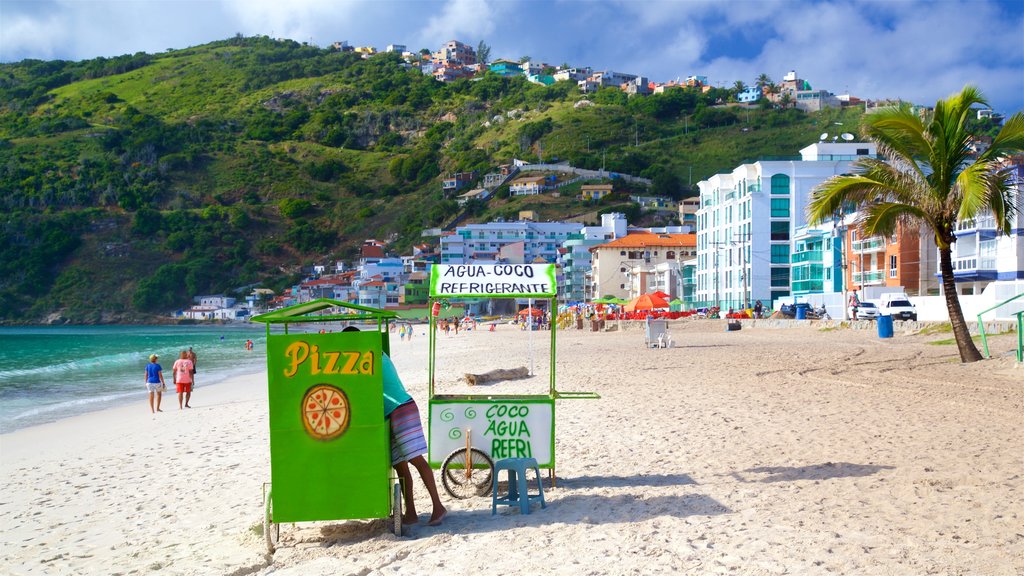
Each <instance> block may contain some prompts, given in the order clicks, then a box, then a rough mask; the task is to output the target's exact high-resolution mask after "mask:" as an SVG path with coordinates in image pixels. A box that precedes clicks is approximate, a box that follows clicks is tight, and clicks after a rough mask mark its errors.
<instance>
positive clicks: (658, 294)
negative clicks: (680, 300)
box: [651, 290, 672, 302]
mask: <svg viewBox="0 0 1024 576" xmlns="http://www.w3.org/2000/svg"><path fill="white" fill-rule="evenodd" d="M651 294H652V295H653V296H657V297H658V298H661V299H662V300H664V301H665V302H668V299H669V298H671V297H672V295H671V294H665V293H664V292H662V291H661V290H658V291H657V292H651Z"/></svg>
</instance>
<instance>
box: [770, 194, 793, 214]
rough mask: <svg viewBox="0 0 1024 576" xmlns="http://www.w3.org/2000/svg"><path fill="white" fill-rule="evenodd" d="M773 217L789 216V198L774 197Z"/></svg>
mask: <svg viewBox="0 0 1024 576" xmlns="http://www.w3.org/2000/svg"><path fill="white" fill-rule="evenodd" d="M772 218H789V199H787V198H772Z"/></svg>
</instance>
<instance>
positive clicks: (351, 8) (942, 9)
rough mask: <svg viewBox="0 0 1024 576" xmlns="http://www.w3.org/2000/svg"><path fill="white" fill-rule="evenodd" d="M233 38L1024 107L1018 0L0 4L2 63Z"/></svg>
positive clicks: (82, 0)
mask: <svg viewBox="0 0 1024 576" xmlns="http://www.w3.org/2000/svg"><path fill="white" fill-rule="evenodd" d="M238 32H241V33H242V34H244V35H247V36H249V35H257V34H266V35H270V36H274V37H286V38H292V39H294V40H298V41H303V42H311V43H313V44H316V45H319V46H326V45H329V44H330V43H331V42H333V41H335V40H347V41H348V42H349V43H350V44H353V45H371V46H376V47H378V48H383V47H384V46H386V45H387V44H405V45H407V46H408V47H409V48H410V49H412V50H418V49H420V48H430V49H432V50H436V49H437V48H438V47H439V46H440V45H441V44H442V43H443V42H446V41H448V40H451V39H457V40H461V41H463V42H466V43H468V44H471V45H473V46H476V44H477V43H478V42H479V41H481V40H483V41H484V42H486V43H487V44H488V45H490V46H491V48H492V58H498V57H503V58H511V59H516V60H518V59H519V58H520V57H522V56H531V57H532V58H533V59H534V60H538V61H544V62H548V63H551V64H561V63H569V64H572V65H578V66H591V67H593V68H595V69H601V70H605V69H607V70H615V71H619V72H628V73H633V74H640V75H643V76H647V77H648V78H650V79H651V80H655V81H665V80H671V79H675V78H678V77H684V78H685V77H686V76H689V75H691V74H697V75H701V76H707V77H708V79H709V80H710V81H711V82H712V83H714V84H721V85H723V86H729V85H732V84H733V83H734V82H735V81H736V80H742V81H744V82H746V83H748V84H749V83H752V82H753V81H754V79H755V78H756V77H757V76H758V75H759V74H761V73H762V72H763V73H766V74H768V75H769V76H770V77H771V78H772V79H774V80H776V81H778V80H781V78H782V76H783V75H785V74H786V73H787V72H788V71H790V70H795V71H796V72H797V74H798V76H799V77H801V78H804V79H806V80H808V81H809V82H810V83H811V84H812V85H813V86H814V87H815V88H824V89H827V90H829V91H831V92H833V93H835V94H844V93H850V94H853V95H855V96H859V97H862V98H876V99H877V98H896V97H900V98H903V99H905V100H910V101H912V102H916V103H919V104H933V103H934V102H935V101H936V100H937V99H939V98H944V97H946V96H948V95H949V94H951V93H953V92H956V91H958V90H959V89H960V88H961V87H962V86H963V85H964V84H967V83H971V84H975V85H977V86H978V87H980V88H981V89H982V91H983V92H984V93H985V94H986V96H987V97H988V99H989V101H990V102H991V103H992V105H993V107H994V108H995V109H996V110H998V111H1001V112H1003V113H1006V114H1010V113H1013V112H1016V111H1020V110H1024V0H932V1H924V0H876V1H870V0H863V1H857V0H843V1H833V0H731V1H726V2H723V1H712V0H668V1H664V0H556V1H542V0H449V1H446V2H436V1H432V0H417V1H397V0H395V1H392V0H0V61H2V62H11V61H17V60H21V59H23V58H40V59H54V58H61V59H69V60H80V59H86V58H93V57H96V56H116V55H119V54H125V53H134V52H139V51H143V52H150V53H155V52H162V51H164V50H167V49H169V48H184V47H187V46H193V45H196V44H202V43H205V42H209V41H211V40H219V39H224V38H228V37H230V36H233V35H234V34H235V33H238Z"/></svg>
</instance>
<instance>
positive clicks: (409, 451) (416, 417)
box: [344, 326, 448, 526]
mask: <svg viewBox="0 0 1024 576" xmlns="http://www.w3.org/2000/svg"><path fill="white" fill-rule="evenodd" d="M358 330H359V328H356V327H355V326H349V327H347V328H345V330H344V331H345V332H356V331H358ZM381 356H382V358H381V377H382V378H383V380H384V417H385V418H387V419H389V420H391V465H392V466H394V468H395V471H396V472H398V476H399V477H400V478H401V479H402V499H403V501H404V502H405V513H404V514H402V524H407V525H408V524H416V523H417V522H419V518H418V517H417V515H416V502H414V501H413V490H412V472H411V471H410V470H409V464H412V465H413V466H414V467H415V468H416V470H417V471H418V472H419V474H420V478H421V479H422V480H423V485H424V486H426V488H427V492H428V493H429V494H430V501H431V503H432V504H433V506H434V508H433V511H432V512H431V514H430V520H429V521H427V525H428V526H440V525H441V522H442V521H444V517H445V514H447V513H448V510H447V509H445V507H444V504H442V503H441V496H440V495H439V494H438V493H437V482H436V481H435V480H434V471H433V470H431V469H430V464H428V463H427V459H426V458H424V457H423V455H424V454H426V452H427V440H426V438H425V437H424V436H423V425H422V424H421V423H420V410H419V407H418V406H417V405H416V401H415V400H413V398H412V396H410V395H409V393H408V392H406V390H405V386H404V385H402V379H401V378H399V376H398V370H396V369H395V365H394V363H393V362H391V358H388V355H387V354H381Z"/></svg>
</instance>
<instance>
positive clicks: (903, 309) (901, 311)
mask: <svg viewBox="0 0 1024 576" xmlns="http://www.w3.org/2000/svg"><path fill="white" fill-rule="evenodd" d="M876 303H877V304H878V313H879V314H882V315H883V316H892V319H893V320H915V321H916V320H917V308H915V307H914V305H913V304H912V303H911V302H910V298H908V297H907V296H906V294H883V295H882V298H881V299H880V300H877V301H876Z"/></svg>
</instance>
